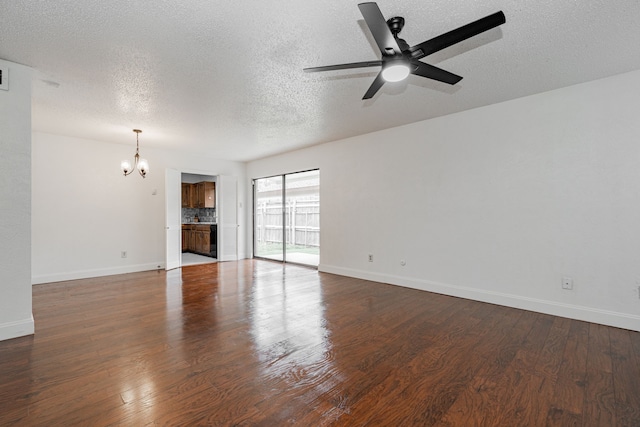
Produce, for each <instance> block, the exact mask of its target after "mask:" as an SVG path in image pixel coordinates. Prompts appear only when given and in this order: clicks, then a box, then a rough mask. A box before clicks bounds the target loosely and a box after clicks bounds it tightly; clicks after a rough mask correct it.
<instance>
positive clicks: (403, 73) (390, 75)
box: [382, 61, 411, 82]
mask: <svg viewBox="0 0 640 427" xmlns="http://www.w3.org/2000/svg"><path fill="white" fill-rule="evenodd" d="M410 72H411V70H410V69H409V65H407V63H406V62H405V61H388V62H387V63H386V64H385V65H384V66H383V67H382V78H383V79H384V80H385V81H386V82H399V81H402V80H404V79H406V78H407V77H408V76H409V73H410Z"/></svg>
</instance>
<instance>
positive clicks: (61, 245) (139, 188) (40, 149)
mask: <svg viewBox="0 0 640 427" xmlns="http://www.w3.org/2000/svg"><path fill="white" fill-rule="evenodd" d="M140 139H141V140H140V152H141V156H142V157H144V158H146V159H147V160H148V161H149V163H150V172H149V173H148V174H147V177H146V178H145V179H142V177H140V175H138V174H137V172H134V173H133V174H131V175H130V176H128V177H123V176H122V173H121V172H120V161H121V160H123V159H130V160H132V159H133V155H134V154H135V139H134V136H133V133H132V136H131V141H130V142H131V144H128V145H127V144H109V143H104V142H100V141H93V140H85V139H78V138H72V137H67V136H59V135H52V134H46V133H37V132H36V133H34V134H33V198H32V200H33V221H32V227H33V228H32V233H33V250H32V272H33V276H32V281H33V283H44V282H52V281H59V280H69V279H77V278H84V277H96V276H103V275H109V274H119V273H126V272H133V271H143V270H150V269H156V268H158V266H160V267H161V268H164V265H165V230H164V229H165V204H164V186H165V176H164V175H165V168H172V169H176V170H180V171H184V172H189V173H196V174H202V175H216V174H225V175H235V176H238V179H240V180H245V179H246V178H245V164H244V163H238V162H231V161H223V160H217V159H213V158H207V157H206V156H202V155H189V154H185V153H182V152H176V151H167V150H157V149H153V148H152V147H153V141H152V140H150V139H148V140H146V139H144V133H143V134H142V136H141V138H140ZM245 190H246V189H245V188H241V189H239V195H238V200H240V201H244V200H245V199H246V194H245ZM154 193H155V194H154ZM245 205H246V204H245ZM245 205H243V206H245ZM244 210H245V209H241V211H242V215H241V218H240V220H241V221H240V227H239V239H241V240H240V241H241V242H244V241H246V233H247V232H246V222H245V220H244V218H245V216H246V215H245V214H244ZM121 251H127V258H121V256H120V253H121ZM244 251H245V247H244V245H242V247H241V248H239V252H240V254H239V256H240V257H244V256H245V252H244Z"/></svg>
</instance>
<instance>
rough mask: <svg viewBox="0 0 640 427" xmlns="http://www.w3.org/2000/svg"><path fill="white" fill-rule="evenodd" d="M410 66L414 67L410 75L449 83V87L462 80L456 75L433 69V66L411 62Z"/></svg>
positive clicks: (440, 69)
mask: <svg viewBox="0 0 640 427" xmlns="http://www.w3.org/2000/svg"><path fill="white" fill-rule="evenodd" d="M411 64H412V65H414V66H415V67H416V68H415V69H413V70H411V74H415V75H416V76H420V77H426V78H428V79H432V80H437V81H439V82H443V83H449V84H450V85H454V84H456V83H458V82H459V81H460V80H462V77H460V76H458V75H456V74H453V73H450V72H448V71H446V70H443V69H442V68H438V67H434V66H433V65H429V64H425V63H424V62H420V61H412V62H411Z"/></svg>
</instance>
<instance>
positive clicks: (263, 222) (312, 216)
mask: <svg viewBox="0 0 640 427" xmlns="http://www.w3.org/2000/svg"><path fill="white" fill-rule="evenodd" d="M284 209H285V226H284V230H285V232H286V237H287V238H286V244H287V245H295V246H304V247H319V246H320V201H319V200H303V201H301V200H295V199H294V200H291V201H289V202H288V203H287V204H286V205H285V206H284ZM255 222H256V225H255V226H256V229H255V233H256V242H257V243H282V232H283V227H282V204H281V203H280V202H279V201H278V202H273V201H258V202H257V204H256V216H255Z"/></svg>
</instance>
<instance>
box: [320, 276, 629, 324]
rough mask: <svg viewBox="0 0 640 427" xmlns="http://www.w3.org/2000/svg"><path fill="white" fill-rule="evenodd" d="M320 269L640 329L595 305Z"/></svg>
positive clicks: (624, 314)
mask: <svg viewBox="0 0 640 427" xmlns="http://www.w3.org/2000/svg"><path fill="white" fill-rule="evenodd" d="M318 271H322V272H326V273H332V274H337V275H340V276H348V277H355V278H358V279H364V280H371V281H372V282H380V283H388V284H390V285H396V286H404V287H407V288H412V289H419V290H423V291H428V292H435V293H438V294H443V295H449V296H454V297H460V298H466V299H471V300H474V301H482V302H488V303H491V304H497V305H503V306H507V307H513V308H519V309H523V310H529V311H535V312H538V313H544V314H550V315H553V316H560V317H567V318H570V319H576V320H583V321H585V322H592V323H599V324H602V325H608V326H614V327H617V328H623V329H629V330H632V331H639V332H640V316H638V315H633V314H627V313H618V312H615V311H609V310H601V309H597V308H592V307H584V306H579V305H572V304H564V303H559V302H555V301H548V300H542V299H537V298H528V297H522V296H519V295H512V294H505V293H500V292H493V291H487V290H482V289H475V288H469V287H463V286H455V285H449V284H446V283H439V282H433V281H429V280H419V279H414V278H408V277H401V276H393V275H388V274H380V273H371V272H369V271H364V270H356V269H351V268H344V267H336V266H332V265H326V264H320V265H319V266H318Z"/></svg>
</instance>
